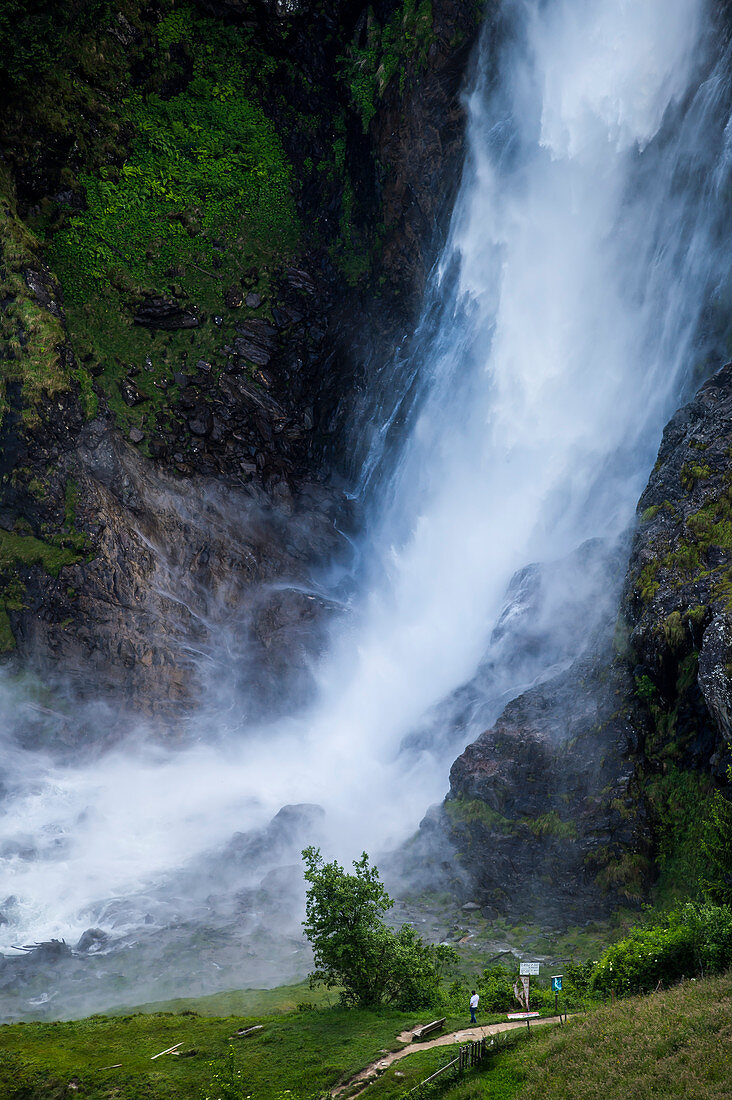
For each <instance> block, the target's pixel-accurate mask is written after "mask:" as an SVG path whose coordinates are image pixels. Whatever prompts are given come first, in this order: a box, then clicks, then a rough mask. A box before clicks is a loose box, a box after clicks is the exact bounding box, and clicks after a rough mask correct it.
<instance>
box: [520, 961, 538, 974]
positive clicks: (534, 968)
mask: <svg viewBox="0 0 732 1100" xmlns="http://www.w3.org/2000/svg"><path fill="white" fill-rule="evenodd" d="M538 973H539V964H538V963H520V965H519V974H535V975H537V974H538Z"/></svg>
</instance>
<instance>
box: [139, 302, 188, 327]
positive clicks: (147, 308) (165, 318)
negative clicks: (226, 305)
mask: <svg viewBox="0 0 732 1100" xmlns="http://www.w3.org/2000/svg"><path fill="white" fill-rule="evenodd" d="M133 320H134V322H135V324H136V325H145V326H146V327H147V328H160V329H165V330H167V331H175V330H176V329H182V328H198V326H199V325H200V324H201V319H200V317H199V315H198V311H197V310H196V308H195V306H183V305H181V304H180V302H177V301H176V300H175V299H174V298H165V297H162V296H161V297H156V298H145V299H144V300H143V301H142V302H141V303H140V305H139V306H138V307H137V310H136V311H135V315H134V318H133Z"/></svg>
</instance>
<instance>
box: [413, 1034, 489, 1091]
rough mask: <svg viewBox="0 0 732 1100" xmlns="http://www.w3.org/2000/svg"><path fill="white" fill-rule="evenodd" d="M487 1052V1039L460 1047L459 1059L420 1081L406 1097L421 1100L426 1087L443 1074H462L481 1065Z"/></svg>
mask: <svg viewBox="0 0 732 1100" xmlns="http://www.w3.org/2000/svg"><path fill="white" fill-rule="evenodd" d="M487 1050H488V1046H487V1044H486V1041H485V1039H477V1040H476V1041H475V1042H474V1043H466V1044H465V1046H464V1047H460V1050H459V1051H458V1056H457V1058H453V1059H452V1061H451V1062H448V1063H447V1065H446V1066H443V1067H442V1068H441V1069H438V1070H437V1072H436V1073H433V1074H432V1075H431V1076H430V1077H426V1078H425V1079H424V1081H420V1083H419V1084H418V1085H415V1087H414V1088H413V1089H410V1090H409V1092H408V1093H407V1094H406V1096H411V1097H413V1100H419V1098H420V1096H421V1094H422V1090H423V1089H424V1086H425V1085H429V1084H430V1082H432V1081H434V1080H435V1079H436V1078H437V1077H440V1076H441V1074H443V1073H446V1072H447V1070H449V1069H452V1070H453V1071H454V1072H455V1073H457V1074H460V1073H462V1072H463V1071H464V1070H466V1069H468V1068H469V1067H470V1066H477V1065H479V1064H480V1063H481V1062H482V1061H483V1059H484V1058H485V1056H486V1053H487ZM406 1096H405V1100H406Z"/></svg>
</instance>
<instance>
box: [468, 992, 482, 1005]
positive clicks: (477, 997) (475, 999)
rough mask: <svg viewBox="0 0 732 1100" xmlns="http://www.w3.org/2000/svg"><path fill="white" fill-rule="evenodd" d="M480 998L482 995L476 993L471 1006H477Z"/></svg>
mask: <svg viewBox="0 0 732 1100" xmlns="http://www.w3.org/2000/svg"><path fill="white" fill-rule="evenodd" d="M479 1000H480V997H479V996H478V994H477V993H474V994H473V996H472V997H471V998H470V1007H471V1008H477V1007H478V1001H479Z"/></svg>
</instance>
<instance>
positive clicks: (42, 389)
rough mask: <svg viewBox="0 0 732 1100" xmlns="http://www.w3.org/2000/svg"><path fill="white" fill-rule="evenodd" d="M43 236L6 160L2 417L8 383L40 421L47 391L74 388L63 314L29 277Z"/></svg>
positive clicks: (25, 410)
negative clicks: (47, 304)
mask: <svg viewBox="0 0 732 1100" xmlns="http://www.w3.org/2000/svg"><path fill="white" fill-rule="evenodd" d="M39 249H40V244H39V241H38V240H37V239H36V238H35V237H34V236H33V234H32V233H31V232H30V230H29V229H28V228H27V227H26V226H25V225H24V224H23V222H22V221H21V220H20V218H19V217H18V214H17V209H16V205H15V196H14V193H13V189H12V185H11V183H10V179H9V176H8V172H7V169H6V168H5V167H3V166H2V165H0V257H1V259H0V286H1V288H2V296H3V302H2V307H1V308H0V357H1V358H2V360H3V370H2V378H1V379H0V421H1V420H2V417H3V416H4V414H5V413H6V412H7V409H8V399H7V386H8V383H11V382H16V383H19V385H20V389H21V401H22V409H21V413H22V417H23V420H24V421H25V422H26V423H28V424H35V423H37V422H38V414H37V411H36V406H37V403H38V401H39V400H40V398H41V397H42V396H43V394H48V395H50V396H53V395H54V394H56V393H59V392H61V391H63V390H66V389H68V387H69V385H70V384H71V375H70V373H69V370H68V368H67V367H66V366H65V364H64V362H63V361H62V358H61V355H60V349H61V347H62V345H63V343H64V341H65V333H64V330H63V325H62V324H61V320H60V318H59V317H58V316H56V315H55V314H54V313H52V312H50V311H49V310H48V309H45V308H44V307H43V306H42V305H41V304H40V303H39V302H38V300H37V299H36V297H35V296H34V294H33V293H32V291H31V289H30V287H29V284H28V282H27V279H26V273H27V272H28V271H30V270H36V271H38V270H39V269H40V267H41V264H40V260H39V258H38V253H39Z"/></svg>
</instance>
